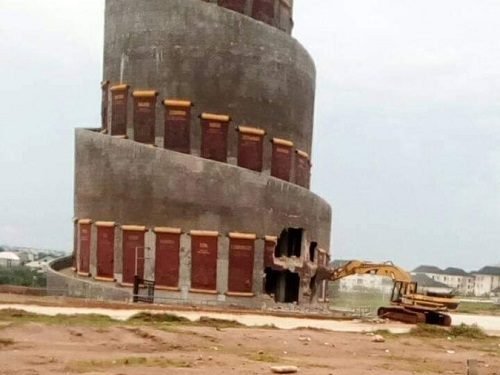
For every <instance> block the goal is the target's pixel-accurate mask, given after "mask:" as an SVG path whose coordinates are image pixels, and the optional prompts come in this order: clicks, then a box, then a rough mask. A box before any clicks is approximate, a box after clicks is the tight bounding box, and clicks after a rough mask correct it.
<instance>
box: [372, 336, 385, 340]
mask: <svg viewBox="0 0 500 375" xmlns="http://www.w3.org/2000/svg"><path fill="white" fill-rule="evenodd" d="M372 342H385V339H384V337H383V336H381V335H375V336H373V338H372Z"/></svg>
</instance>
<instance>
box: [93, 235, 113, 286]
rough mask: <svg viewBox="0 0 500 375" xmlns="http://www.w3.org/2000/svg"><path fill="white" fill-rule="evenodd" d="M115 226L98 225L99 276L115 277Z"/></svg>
mask: <svg viewBox="0 0 500 375" xmlns="http://www.w3.org/2000/svg"><path fill="white" fill-rule="evenodd" d="M114 250H115V227H114V226H112V227H111V226H98V227H97V277H101V278H105V279H111V280H112V279H113V278H114Z"/></svg>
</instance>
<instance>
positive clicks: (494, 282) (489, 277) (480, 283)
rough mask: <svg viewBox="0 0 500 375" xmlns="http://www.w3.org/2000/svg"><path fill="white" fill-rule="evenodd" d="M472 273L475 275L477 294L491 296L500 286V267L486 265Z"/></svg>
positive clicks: (475, 292) (475, 290)
mask: <svg viewBox="0 0 500 375" xmlns="http://www.w3.org/2000/svg"><path fill="white" fill-rule="evenodd" d="M472 273H473V274H474V276H475V285H474V294H475V295H476V296H490V295H492V294H494V291H495V290H496V289H497V288H499V287H500V267H494V266H486V267H483V268H481V269H480V270H479V271H475V272H472Z"/></svg>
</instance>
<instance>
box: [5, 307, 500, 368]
mask: <svg viewBox="0 0 500 375" xmlns="http://www.w3.org/2000/svg"><path fill="white" fill-rule="evenodd" d="M204 324H206V326H204ZM382 335H384V337H385V339H386V341H385V342H384V343H375V342H373V341H372V339H373V336H370V335H366V334H361V333H352V334H350V333H332V332H324V331H318V330H293V331H283V330H277V329H253V328H244V327H238V326H235V327H231V324H227V325H224V324H221V323H219V324H217V322H215V323H214V322H209V321H207V322H205V323H204V322H201V323H198V324H196V325H193V324H192V323H189V322H183V321H168V322H157V321H147V319H145V320H144V319H143V320H141V319H135V320H132V321H129V322H125V323H124V322H116V321H112V320H110V319H104V318H102V317H81V318H78V317H76V318H71V319H67V318H64V317H59V318H58V317H55V318H54V317H53V318H44V317H34V316H29V315H23V314H22V313H20V314H19V315H17V314H16V313H15V312H14V313H13V312H7V313H5V312H4V313H3V314H2V315H0V375H49V374H50V375H54V374H71V375H73V374H89V375H107V374H109V375H136V374H140V375H143V374H147V375H156V374H158V375H159V374H162V375H164V374H169V375H170V374H172V375H177V374H217V375H223V374H270V373H271V372H270V367H271V366H273V365H277V364H284V365H296V366H298V367H299V368H300V372H299V374H310V375H327V374H336V375H337V374H339V375H341V374H346V375H347V374H350V375H354V374H394V375H396V374H397V375H406V374H467V369H466V363H467V360H468V359H477V360H479V374H480V375H483V374H484V375H493V374H496V375H500V346H499V345H500V340H499V339H498V338H485V339H466V338H447V337H436V338H434V337H420V336H416V335H413V336H412V335H401V336H395V335H390V334H384V333H382Z"/></svg>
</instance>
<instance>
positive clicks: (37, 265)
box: [25, 256, 55, 273]
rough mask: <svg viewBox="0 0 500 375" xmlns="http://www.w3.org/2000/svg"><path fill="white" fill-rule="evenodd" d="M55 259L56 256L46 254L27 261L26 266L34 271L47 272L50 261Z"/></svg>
mask: <svg viewBox="0 0 500 375" xmlns="http://www.w3.org/2000/svg"><path fill="white" fill-rule="evenodd" d="M54 259H55V258H54V257H52V256H46V257H45V258H42V259H39V260H35V261H33V262H29V263H26V264H25V266H26V267H28V268H31V269H32V270H33V271H40V272H43V273H45V272H47V268H48V267H49V263H50V262H52V261H53V260H54Z"/></svg>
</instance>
